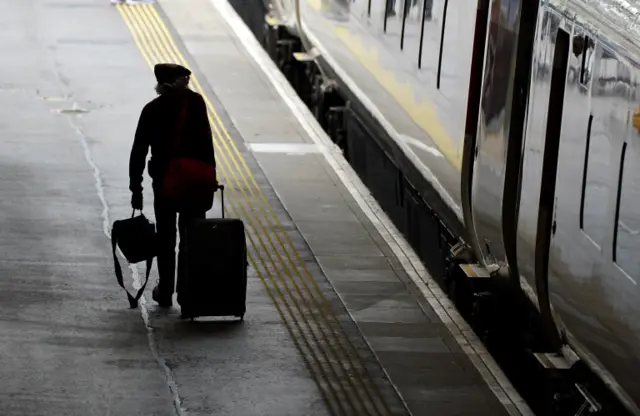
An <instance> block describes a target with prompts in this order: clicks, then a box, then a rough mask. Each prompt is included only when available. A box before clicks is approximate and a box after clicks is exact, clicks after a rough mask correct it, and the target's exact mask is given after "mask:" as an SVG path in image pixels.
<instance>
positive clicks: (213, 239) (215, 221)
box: [178, 185, 248, 320]
mask: <svg viewBox="0 0 640 416" xmlns="http://www.w3.org/2000/svg"><path fill="white" fill-rule="evenodd" d="M218 189H219V190H220V194H221V203H222V218H206V219H197V220H193V221H191V222H190V223H189V224H188V225H187V226H186V230H185V233H184V237H185V244H184V249H185V253H184V264H183V265H182V267H184V269H183V273H182V275H181V276H180V278H179V281H178V302H179V303H180V308H181V311H182V317H183V318H184V319H191V320H193V319H194V318H196V317H203V316H235V317H237V318H240V320H243V319H244V314H245V312H246V298H247V266H248V263H247V244H246V237H245V227H244V223H243V222H242V220H240V219H238V218H225V217H224V186H222V185H220V186H219V188H218Z"/></svg>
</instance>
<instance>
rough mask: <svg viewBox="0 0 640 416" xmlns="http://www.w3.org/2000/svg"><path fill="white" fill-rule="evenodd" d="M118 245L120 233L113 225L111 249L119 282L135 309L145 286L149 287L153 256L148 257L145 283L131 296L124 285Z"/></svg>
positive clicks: (130, 304)
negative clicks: (117, 252) (117, 250)
mask: <svg viewBox="0 0 640 416" xmlns="http://www.w3.org/2000/svg"><path fill="white" fill-rule="evenodd" d="M117 246H118V235H117V232H116V228H115V227H113V229H112V230H111V250H112V251H113V263H114V264H115V269H116V279H117V280H118V284H119V285H120V287H121V288H123V289H124V291H125V292H127V299H129V306H130V307H131V309H135V308H137V307H138V301H139V300H140V298H141V297H142V293H143V292H144V289H145V287H147V282H149V274H151V266H152V265H153V257H152V258H150V259H147V271H146V273H145V277H144V284H143V285H142V287H141V288H140V289H138V293H137V294H136V296H135V297H133V296H131V293H129V291H128V290H127V288H126V287H124V279H123V277H122V268H121V267H120V261H118V255H117V254H116V247H117Z"/></svg>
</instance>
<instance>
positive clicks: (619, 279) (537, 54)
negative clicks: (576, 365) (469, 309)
mask: <svg viewBox="0 0 640 416" xmlns="http://www.w3.org/2000/svg"><path fill="white" fill-rule="evenodd" d="M264 2H265V5H266V7H267V8H268V10H269V15H270V16H277V19H278V22H279V23H278V25H279V26H283V27H285V28H286V30H287V31H288V32H289V33H292V34H294V35H295V36H296V37H297V39H299V43H300V45H299V47H298V49H299V50H304V51H306V52H305V53H304V54H302V55H299V56H298V57H297V58H296V59H294V60H293V61H292V62H290V61H291V59H292V58H291V55H295V54H293V53H292V52H295V51H293V50H291V49H287V48H284V52H282V51H281V52H274V53H273V54H272V56H274V55H275V56H276V57H277V56H280V58H279V59H281V60H283V62H284V63H283V62H280V63H279V65H280V67H281V68H282V67H283V66H287V65H298V66H300V67H301V68H307V69H306V70H304V71H306V75H307V76H309V73H308V72H309V70H308V67H305V65H304V63H305V62H307V61H310V60H312V61H314V62H315V63H316V64H317V68H318V69H317V71H319V72H320V73H318V74H311V77H312V78H314V79H316V80H318V82H317V84H318V85H316V86H315V87H314V88H312V89H311V90H310V91H308V92H309V94H307V95H308V97H309V98H308V100H311V101H313V100H316V101H317V99H318V97H317V95H318V94H320V93H322V94H323V97H324V101H323V103H324V104H323V105H324V106H325V107H326V108H325V110H326V111H325V112H324V114H326V115H327V117H325V118H324V119H323V125H324V127H326V128H328V129H330V130H331V129H333V130H335V131H336V132H337V133H336V132H334V134H333V136H338V141H340V139H339V138H340V137H343V140H342V141H344V142H345V143H343V144H341V147H343V148H344V150H345V153H348V158H349V159H351V160H350V162H351V163H352V164H355V166H356V170H360V171H363V172H364V171H365V170H368V171H369V174H368V175H369V176H370V177H371V178H373V179H369V180H368V182H367V181H365V183H367V185H368V186H370V188H373V193H374V194H377V195H381V197H380V198H381V199H382V200H383V202H384V200H387V199H388V200H393V201H394V203H393V204H390V205H389V204H388V207H389V208H388V209H386V210H387V211H388V212H389V213H390V216H391V217H392V218H393V217H394V212H395V211H394V210H397V209H399V208H397V207H402V208H403V209H404V212H409V214H406V215H408V216H409V217H411V215H413V214H411V212H412V211H411V210H412V209H413V208H411V204H417V202H415V201H417V200H418V199H422V200H426V201H428V205H429V207H430V209H432V211H433V212H434V216H436V217H438V218H439V219H440V220H441V221H442V224H444V225H443V226H444V227H446V228H447V229H450V230H451V233H450V234H451V235H453V236H455V238H456V245H455V247H456V248H457V249H458V250H460V246H463V249H464V251H465V252H468V253H470V256H471V257H472V259H473V261H474V262H476V263H477V265H478V267H481V268H482V269H483V270H485V271H486V272H487V274H488V276H489V277H490V279H492V280H494V281H500V282H503V283H504V284H506V285H508V286H509V287H510V288H512V289H513V290H516V291H518V292H519V293H521V294H522V297H523V298H525V299H527V302H529V303H530V305H532V307H533V308H534V309H535V311H536V312H537V317H538V319H539V321H540V322H541V327H542V328H543V331H544V334H545V337H546V340H547V341H548V343H547V345H550V350H552V351H554V352H555V353H557V354H561V355H563V356H564V357H565V358H566V359H567V360H569V361H571V360H572V358H571V357H577V358H576V359H577V360H579V361H580V362H581V363H586V365H587V366H588V368H589V369H590V371H592V372H593V373H595V374H596V375H597V376H598V377H599V378H600V379H601V380H602V381H603V383H604V385H606V387H607V389H608V390H609V391H610V392H611V393H612V394H613V395H614V396H615V397H616V398H617V399H618V400H619V401H620V402H621V403H623V405H624V407H625V408H626V411H628V412H629V413H631V414H634V415H640V379H638V378H636V375H637V374H640V288H639V287H638V282H640V252H638V251H637V250H638V249H640V107H639V105H640V102H639V99H640V95H639V94H638V92H639V90H638V85H639V82H640V46H639V45H640V27H639V26H638V24H640V21H639V17H638V16H640V13H639V12H640V10H639V8H640V5H634V4H633V3H631V2H628V1H626V0H473V1H472V0H458V1H455V2H454V1H451V0H264ZM254 32H255V31H254ZM264 43H265V44H266V45H268V44H269V39H265V40H264ZM274 48H278V50H281V49H282V44H281V43H278V45H277V46H274ZM278 53H280V55H278ZM296 60H297V62H296ZM304 71H303V72H304ZM327 79H333V80H337V81H338V82H339V83H340V87H341V90H342V93H343V94H344V92H345V91H347V92H348V94H349V100H348V101H349V105H348V106H347V107H348V108H346V109H345V108H344V107H345V106H344V105H343V103H341V102H339V100H337V101H336V100H333V101H332V99H331V91H333V88H332V85H330V83H326V82H325V83H323V80H327ZM318 91H320V92H318ZM327 97H328V98H327ZM345 112H347V113H348V112H350V113H351V114H360V116H362V114H367V115H368V116H369V117H370V119H371V120H374V121H375V123H376V128H378V129H380V130H381V131H384V132H385V135H384V138H381V139H379V143H378V145H379V148H380V149H381V150H380V151H379V152H380V153H384V154H386V155H387V156H388V157H389V160H392V161H393V164H395V166H396V168H397V171H398V172H400V173H401V174H402V175H403V178H405V179H406V180H404V179H403V180H396V179H394V178H393V177H394V175H395V173H394V172H396V171H392V170H389V169H391V168H389V167H388V166H387V164H386V163H387V162H376V163H373V162H370V161H368V160H365V159H366V158H365V157H364V156H359V155H358V154H357V152H358V151H357V150H356V149H355V148H356V147H357V146H355V145H354V144H353V143H351V144H349V140H356V139H353V138H352V137H358V136H359V135H360V136H362V134H360V133H359V130H358V129H360V130H366V128H365V127H364V126H363V125H356V126H355V127H354V126H351V127H344V120H343V118H344V117H346V116H345ZM356 118H357V117H356ZM332 120H334V121H335V120H338V121H339V122H338V123H336V122H332ZM352 124H353V123H352ZM356 124H357V123H356ZM346 130H349V131H346ZM344 136H346V137H347V138H346V139H344ZM385 160H386V159H385ZM372 172H373V173H372ZM385 172H386V173H385ZM389 177H391V178H392V179H389ZM390 180H391V182H388V181H390ZM385 181H387V182H388V183H392V182H393V181H395V182H393V184H394V185H393V186H391V185H388V186H387V185H385V183H387V182H385ZM409 187H410V188H411V192H409V191H408V190H406V189H404V188H409ZM391 188H393V189H391ZM412 201H413V202H412ZM383 205H384V203H383ZM405 205H406V207H405ZM398 215H399V214H398ZM396 217H397V218H400V217H399V216H397V215H396ZM403 218H404V217H403ZM399 221H400V222H402V221H404V223H405V224H409V222H408V221H409V220H407V219H402V220H399ZM415 224H417V223H416V222H415V221H414V225H407V226H406V227H405V228H406V230H405V231H406V232H405V234H406V235H408V236H409V237H410V238H409V239H410V240H412V241H411V242H412V244H413V245H414V247H415V246H420V245H426V244H427V243H426V242H425V241H426V240H425V239H423V237H421V234H424V233H425V232H428V231H429V230H430V228H429V227H430V225H429V224H431V223H428V224H427V222H422V223H420V224H418V225H415ZM433 250H435V249H434V248H433V247H432V246H429V247H426V246H425V247H423V250H422V251H423V252H425V253H427V254H425V256H426V257H429V256H430V255H431V254H430V253H431V252H433ZM593 410H596V409H595V408H594V409H593Z"/></svg>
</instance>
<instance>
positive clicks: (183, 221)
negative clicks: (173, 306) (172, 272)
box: [178, 212, 207, 303]
mask: <svg viewBox="0 0 640 416" xmlns="http://www.w3.org/2000/svg"><path fill="white" fill-rule="evenodd" d="M206 214H207V213H206V212H199V213H191V212H190V213H180V216H179V219H178V231H179V233H180V244H179V247H178V303H180V284H181V282H184V273H185V266H186V265H185V252H184V248H185V238H184V233H185V230H186V227H187V224H188V223H189V221H191V220H194V219H204V218H206Z"/></svg>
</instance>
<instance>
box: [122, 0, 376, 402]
mask: <svg viewBox="0 0 640 416" xmlns="http://www.w3.org/2000/svg"><path fill="white" fill-rule="evenodd" d="M118 7H119V9H120V12H121V14H122V16H123V18H124V19H125V21H126V22H127V26H128V27H129V29H130V30H131V31H132V34H133V35H134V39H135V40H136V44H137V45H138V48H139V49H140V50H141V52H142V53H143V55H145V54H147V53H148V52H147V51H148V50H151V49H152V47H151V46H149V43H151V44H153V45H154V46H155V47H158V46H159V47H158V50H159V51H161V52H159V53H158V56H161V57H162V59H161V60H162V61H167V62H171V61H175V62H177V63H181V64H183V65H185V66H187V65H186V62H185V59H184V58H183V57H182V54H181V53H180V51H179V50H178V48H177V47H176V45H175V43H174V41H173V38H172V37H171V35H170V34H169V33H168V30H167V29H166V26H165V25H164V22H163V21H162V20H161V18H160V16H159V15H158V14H157V11H156V10H155V8H154V7H153V6H142V5H141V6H134V7H132V8H128V7H127V6H118ZM126 9H128V10H126ZM136 16H137V18H138V22H140V21H142V25H138V24H137V23H136V24H130V23H129V20H135V17H136ZM140 26H142V27H144V28H146V30H141V29H140ZM152 29H155V32H154V31H153V30H152ZM140 32H144V36H140ZM141 38H142V39H143V41H142V42H140V39H141ZM144 40H148V41H150V42H149V43H146V44H145V42H144ZM141 43H142V44H143V46H144V47H142V46H141ZM155 47H154V48H153V49H155ZM167 57H169V59H167ZM173 58H177V59H173ZM145 60H147V63H148V64H149V65H150V66H151V65H152V63H151V62H150V59H148V57H147V56H146V55H145ZM156 62H159V60H158V61H156ZM192 80H193V82H194V84H195V86H196V90H199V92H201V93H202V95H203V97H204V98H205V101H206V103H207V106H208V108H209V111H210V113H211V114H212V115H213V117H214V118H215V121H214V120H211V116H210V122H211V123H212V129H213V131H214V133H215V136H216V138H214V141H215V142H216V145H219V144H220V143H222V145H223V146H224V148H225V150H226V153H225V152H223V153H222V159H223V162H224V165H227V166H228V165H229V163H228V160H227V156H229V157H231V158H232V162H233V164H234V167H235V168H236V171H238V172H241V171H242V170H241V169H240V166H238V162H237V160H236V158H235V156H234V155H233V154H227V153H231V150H233V153H235V155H237V156H238V159H239V160H240V164H241V165H242V166H243V167H244V171H245V172H246V174H247V175H241V176H242V179H243V182H244V185H245V186H246V189H248V190H249V192H250V194H251V197H253V198H258V199H260V200H262V201H261V202H262V203H263V204H261V205H260V206H259V207H260V211H261V213H262V214H263V217H264V218H265V219H266V220H267V221H268V222H269V223H271V221H270V220H269V217H267V215H266V213H265V212H264V205H266V206H267V208H268V210H269V211H270V213H271V217H272V218H273V220H274V221H276V222H277V223H278V225H279V228H280V230H281V232H282V233H283V234H284V229H283V227H282V224H281V223H280V222H279V221H278V219H277V217H276V215H275V213H274V212H273V210H271V207H270V205H269V203H268V200H267V199H266V196H265V195H264V194H263V193H262V192H261V190H260V188H259V186H258V184H257V183H256V181H255V178H254V177H253V175H252V174H251V171H250V170H249V168H248V167H247V165H246V162H245V161H244V159H243V158H242V156H241V154H240V153H239V151H238V149H237V147H236V146H235V142H234V141H233V140H232V139H231V137H230V135H229V133H228V131H227V130H226V128H225V127H224V124H223V123H222V121H221V120H220V117H219V115H218V114H217V112H216V110H215V107H214V106H213V105H212V104H211V102H210V101H209V99H208V98H207V96H206V95H205V94H204V93H203V91H202V88H201V86H200V84H199V81H198V79H197V77H195V76H193V77H192ZM221 130H222V133H221ZM223 134H224V137H223ZM225 138H226V139H227V140H224V139H225ZM230 148H231V149H230ZM221 170H222V171H223V172H222V176H223V177H226V175H225V174H224V171H225V170H226V169H225V168H224V166H221ZM231 174H232V176H233V179H234V181H235V182H236V183H238V184H239V181H238V179H237V177H236V173H235V172H234V171H233V170H232V172H231ZM247 176H249V179H250V182H252V185H253V186H254V187H255V188H253V187H251V186H249V183H248V181H247ZM240 188H241V189H242V193H243V196H245V197H246V196H247V194H246V192H245V189H243V188H242V187H240ZM254 189H257V193H258V195H256V193H255V192H254ZM230 190H231V192H232V193H235V189H234V187H230ZM251 199H252V198H249V201H248V202H251ZM254 202H256V201H254ZM231 205H232V211H233V212H234V214H235V213H236V207H235V204H233V203H232V204H231ZM240 209H241V210H242V211H243V213H244V214H245V216H246V217H247V220H248V222H250V223H251V225H252V226H253V227H254V228H256V229H257V228H258V227H255V224H254V223H253V218H252V216H250V215H248V214H247V211H246V209H245V207H244V206H243V205H242V204H240ZM259 225H260V228H261V230H262V231H263V233H264V234H265V235H266V236H267V238H268V240H269V242H270V243H271V246H272V247H273V248H276V247H275V243H274V242H273V240H272V239H271V237H270V234H269V233H267V232H266V230H265V229H264V226H263V224H259ZM270 225H273V224H272V223H271V224H270ZM284 236H285V240H288V241H287V242H288V243H289V244H288V246H289V247H290V248H291V250H292V251H293V252H294V255H295V257H296V258H297V260H298V262H300V266H301V267H302V268H303V270H304V271H305V272H306V273H305V274H306V275H307V277H308V279H309V280H310V281H311V282H312V285H313V286H315V289H316V291H317V292H318V294H319V295H320V297H321V298H322V299H323V300H324V306H325V307H326V308H327V309H329V307H328V302H327V300H326V299H324V297H323V296H322V293H321V292H320V289H319V288H318V286H317V284H316V282H315V280H313V278H312V276H311V274H310V272H309V270H308V268H307V267H306V265H305V264H304V262H302V260H301V258H300V255H299V253H298V252H297V251H296V250H295V249H293V243H292V241H291V240H290V238H289V236H288V235H287V234H284ZM257 237H258V239H259V240H260V243H261V245H262V247H263V249H266V248H267V247H266V244H265V242H264V240H263V239H262V236H261V235H260V234H259V233H258V235H257ZM276 238H277V240H278V242H279V243H280V248H282V251H283V252H284V253H285V255H286V257H287V259H288V260H289V262H290V263H291V265H292V266H294V267H295V262H294V261H293V260H292V258H291V255H290V254H289V252H288V250H286V246H285V244H284V243H283V242H282V240H281V238H280V236H279V235H278V234H276ZM249 239H250V240H251V242H252V243H253V247H254V249H256V248H257V247H258V246H257V245H256V244H255V242H254V239H253V237H252V235H251V233H249ZM265 251H266V252H267V254H269V250H268V249H267V250H265ZM275 251H276V252H277V254H278V257H279V260H280V261H279V263H280V264H281V265H284V267H285V269H286V271H287V274H288V275H289V278H290V279H291V281H292V282H293V285H294V286H295V291H296V292H297V293H298V294H299V295H300V296H301V297H302V298H304V295H303V294H302V293H301V290H300V287H299V286H298V284H297V282H296V280H295V279H294V278H293V276H292V275H291V272H290V271H289V266H288V265H287V264H286V262H284V259H283V258H282V257H281V256H280V252H279V251H278V250H275ZM256 254H257V256H258V257H260V262H261V263H262V265H263V266H264V268H265V271H266V272H267V274H269V275H270V278H271V279H270V280H271V282H272V283H273V285H274V286H275V289H276V291H277V292H278V293H279V294H280V297H281V298H282V299H283V300H284V303H285V306H286V307H287V310H288V311H289V314H290V315H291V316H292V318H293V319H294V321H295V322H294V323H295V324H296V326H297V328H298V329H299V330H300V332H301V333H304V331H302V329H301V328H300V325H299V322H298V320H297V319H296V316H295V315H294V314H293V313H292V311H291V307H290V305H289V303H288V302H287V301H286V298H284V296H283V294H282V292H281V291H280V288H279V286H278V285H277V283H276V281H275V280H274V278H273V275H272V274H271V271H270V269H269V267H267V266H266V264H265V262H264V259H263V258H262V256H261V254H260V252H259V250H256ZM269 257H270V260H271V262H272V263H273V264H278V262H276V261H274V259H273V258H272V257H271V256H270V255H269ZM250 261H251V263H252V265H253V266H254V268H255V269H256V271H257V273H258V275H259V277H260V279H261V280H262V282H263V284H264V285H265V287H266V289H267V292H268V293H269V296H270V297H271V298H272V300H273V301H274V304H275V305H276V307H277V308H278V312H279V313H280V315H281V316H282V317H283V321H285V324H287V327H288V329H289V330H290V331H291V332H293V331H292V328H291V327H290V325H289V324H288V322H286V319H285V317H284V313H283V312H282V310H281V308H280V306H279V305H278V302H276V300H275V298H274V296H273V294H272V292H271V290H270V288H269V286H268V284H267V281H266V279H265V278H264V276H263V275H262V273H261V272H260V270H259V269H258V268H257V267H255V260H254V259H253V258H252V257H251V258H250ZM276 274H277V275H278V276H277V277H279V278H280V279H279V280H280V281H281V282H282V284H283V285H284V286H285V290H286V291H287V293H288V294H289V296H290V297H291V298H292V299H293V301H294V303H295V304H296V309H298V311H300V312H301V313H300V314H301V316H302V318H303V320H304V321H305V324H306V325H307V326H308V327H309V328H310V329H311V328H312V326H311V325H310V324H309V322H308V321H307V319H306V316H305V314H304V313H303V311H302V310H301V308H300V305H299V304H298V302H297V299H296V297H294V296H293V294H292V293H291V290H290V288H289V287H288V285H287V284H286V282H285V281H284V279H283V277H282V276H281V275H280V274H278V273H276ZM297 274H298V276H299V277H300V278H302V276H301V275H300V273H299V271H298V273H297ZM302 280H303V283H304V286H305V289H306V291H307V293H308V294H309V295H310V296H311V297H314V296H313V293H312V292H311V290H310V288H309V287H308V286H307V282H306V280H305V279H304V278H302ZM313 300H314V301H315V302H314V303H316V304H317V303H318V301H317V300H316V299H315V297H314V299H313ZM318 306H319V305H318ZM320 311H321V312H323V315H325V310H324V308H322V307H320ZM310 312H311V313H313V311H310ZM331 315H332V317H333V319H334V321H335V324H337V325H338V328H332V329H334V330H335V331H336V332H338V331H339V332H342V328H341V327H340V326H339V323H338V321H337V319H336V317H335V315H334V314H331ZM323 317H324V318H325V320H327V317H326V316H323ZM328 323H329V324H331V323H332V322H328ZM322 329H323V328H320V332H321V333H322V336H323V338H324V339H325V341H327V345H328V346H330V347H332V348H331V349H333V345H331V343H330V342H328V341H329V340H328V339H327V335H326V334H325V333H324V331H323V330H322ZM310 332H311V334H312V337H313V338H314V339H315V342H316V345H319V342H318V339H317V338H316V336H315V333H314V332H313V331H310ZM294 338H295V337H294ZM294 341H296V344H297V345H298V347H299V348H300V347H301V346H300V345H299V343H298V342H297V340H296V339H294ZM304 341H305V343H306V344H308V341H307V340H306V338H305V339H304ZM337 341H338V345H339V347H340V349H341V350H343V353H344V348H343V346H342V344H341V343H340V341H341V340H340V338H339V337H338V339H337ZM345 341H346V342H347V343H348V340H346V337H345ZM348 345H349V346H350V347H351V349H352V351H351V352H352V354H349V353H347V356H348V357H349V358H350V359H351V358H353V357H352V355H353V353H355V358H356V359H358V358H359V357H358V356H357V352H356V351H355V348H354V347H353V345H351V344H350V343H348ZM308 348H309V350H310V352H311V353H312V355H314V358H316V357H315V354H313V352H314V351H313V348H311V347H310V346H309V347H308ZM300 349H301V350H302V348H300ZM320 351H321V354H323V355H324V357H323V358H325V360H328V357H327V356H326V353H325V351H324V350H322V349H320ZM333 352H334V354H335V353H336V351H335V350H334V351H333ZM336 358H339V356H338V355H337V354H336ZM305 359H306V358H305ZM316 360H317V358H316ZM328 361H330V360H328ZM308 364H309V363H308ZM352 364H353V363H352ZM319 367H320V369H321V372H323V373H324V371H323V370H324V369H323V367H322V366H319ZM361 368H362V370H363V371H364V372H365V374H366V371H367V370H366V368H365V367H364V365H361ZM340 369H341V370H344V369H343V368H340ZM331 370H332V372H333V373H334V375H336V376H337V375H338V374H336V372H335V369H334V368H333V367H331ZM344 372H345V374H344V375H345V376H346V378H347V380H348V381H349V384H350V385H351V387H352V388H353V389H354V390H355V393H356V395H357V396H359V395H358V392H359V389H358V388H357V387H356V386H354V385H353V382H352V380H351V377H349V374H348V373H347V372H346V371H344ZM367 375H368V374H367ZM324 376H325V378H326V374H325V375H324ZM314 377H315V375H314ZM340 378H341V377H338V379H340ZM327 381H328V380H327ZM328 384H329V388H330V389H332V383H330V382H329V383H328ZM372 384H373V383H372ZM362 387H364V388H365V391H366V395H367V396H368V398H369V400H371V404H372V405H373V406H375V408H376V410H378V409H377V406H376V405H375V402H376V400H374V399H373V398H372V397H371V394H370V392H369V389H367V387H369V386H367V385H366V384H364V383H363V385H362ZM373 389H374V391H375V393H378V394H377V398H378V399H379V401H380V402H381V403H382V406H383V407H384V409H385V410H388V408H387V406H386V403H385V402H384V400H382V399H381V397H380V394H379V392H378V391H377V389H376V387H375V385H373ZM321 390H322V389H321ZM323 394H324V392H323ZM333 394H334V396H335V397H336V400H337V402H338V404H339V405H340V406H341V404H342V402H341V401H340V397H339V396H338V395H337V394H336V392H335V391H334V392H333ZM325 397H326V396H325ZM345 398H347V399H351V397H345ZM358 398H359V399H360V400H359V401H360V403H359V404H361V406H362V409H363V410H364V409H366V404H365V403H363V402H362V399H361V398H360V397H358ZM350 404H351V407H353V404H352V403H350ZM343 410H344V409H343Z"/></svg>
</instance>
